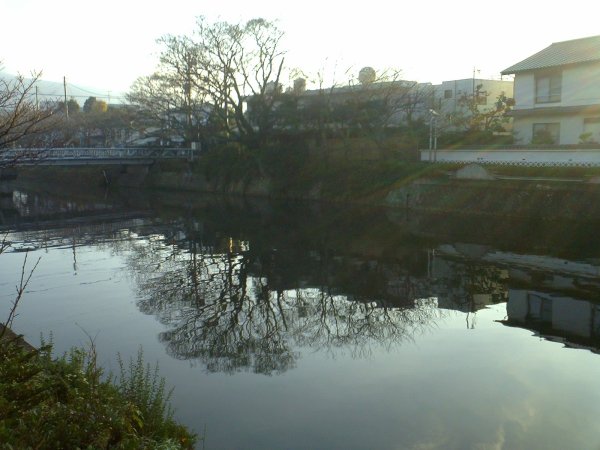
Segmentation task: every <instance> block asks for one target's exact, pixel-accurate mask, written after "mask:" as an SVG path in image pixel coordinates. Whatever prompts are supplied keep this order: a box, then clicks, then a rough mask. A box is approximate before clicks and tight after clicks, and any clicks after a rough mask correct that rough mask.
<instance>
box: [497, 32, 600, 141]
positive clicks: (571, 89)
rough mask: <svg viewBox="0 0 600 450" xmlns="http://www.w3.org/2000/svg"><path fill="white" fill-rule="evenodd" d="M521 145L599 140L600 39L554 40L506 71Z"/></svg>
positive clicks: (517, 139)
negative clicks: (510, 81)
mask: <svg viewBox="0 0 600 450" xmlns="http://www.w3.org/2000/svg"><path fill="white" fill-rule="evenodd" d="M502 74H503V75H508V74H514V75H515V79H514V83H515V84H514V98H515V106H514V109H513V111H512V116H513V120H514V122H513V130H514V134H515V140H516V141H517V142H518V143H520V144H578V143H593V142H596V143H598V142H600V36H592V37H587V38H582V39H575V40H570V41H564V42H556V43H554V44H552V45H550V46H549V47H547V48H545V49H543V50H541V51H540V52H538V53H536V54H534V55H532V56H530V57H529V58H526V59H524V60H523V61H521V62H519V63H517V64H515V65H513V66H511V67H508V68H507V69H505V70H503V71H502Z"/></svg>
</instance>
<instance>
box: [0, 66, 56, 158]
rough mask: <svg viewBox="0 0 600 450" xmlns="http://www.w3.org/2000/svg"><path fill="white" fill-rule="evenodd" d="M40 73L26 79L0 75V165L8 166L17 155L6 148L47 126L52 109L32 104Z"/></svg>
mask: <svg viewBox="0 0 600 450" xmlns="http://www.w3.org/2000/svg"><path fill="white" fill-rule="evenodd" d="M40 75H41V74H40V73H35V74H33V76H32V77H31V78H28V79H26V78H24V77H23V76H21V75H18V76H16V77H10V78H9V77H1V76H0V167H2V166H7V165H12V164H14V163H15V159H16V158H18V156H17V155H11V154H9V153H8V152H7V149H10V148H11V147H14V146H16V145H18V144H19V143H20V142H22V141H23V140H24V139H25V138H31V137H33V136H35V135H39V134H41V133H42V132H45V131H47V129H48V127H47V125H49V123H50V121H49V120H48V119H49V118H50V117H51V116H52V114H53V111H52V109H51V108H49V107H47V105H44V107H40V106H39V105H38V104H36V101H35V95H34V89H35V83H36V81H37V80H38V79H39V77H40Z"/></svg>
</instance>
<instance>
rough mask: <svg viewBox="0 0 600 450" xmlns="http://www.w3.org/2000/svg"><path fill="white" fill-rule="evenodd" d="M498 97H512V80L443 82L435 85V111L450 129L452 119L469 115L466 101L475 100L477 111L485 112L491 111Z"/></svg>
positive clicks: (469, 79) (473, 79)
mask: <svg viewBox="0 0 600 450" xmlns="http://www.w3.org/2000/svg"><path fill="white" fill-rule="evenodd" d="M500 96H506V97H507V98H512V97H513V82H512V80H489V79H482V78H475V77H473V78H465V79H462V80H450V81H443V82H442V84H438V85H435V109H436V110H437V112H438V113H439V114H440V116H441V117H442V120H444V121H445V122H447V123H448V126H447V128H452V126H451V124H452V122H453V118H455V117H457V116H461V115H462V116H464V115H468V114H471V112H470V111H469V109H468V108H467V106H466V105H465V100H466V99H473V98H475V97H476V98H477V109H478V110H479V111H480V112H485V111H488V110H490V109H493V108H494V107H495V106H494V104H495V102H496V101H497V100H498V98H499V97H500Z"/></svg>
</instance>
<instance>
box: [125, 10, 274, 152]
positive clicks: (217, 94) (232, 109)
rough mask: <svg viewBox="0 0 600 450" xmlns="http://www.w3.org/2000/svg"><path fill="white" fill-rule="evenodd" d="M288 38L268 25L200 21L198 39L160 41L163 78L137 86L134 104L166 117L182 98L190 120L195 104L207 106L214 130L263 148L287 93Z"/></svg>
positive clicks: (262, 22) (157, 76) (261, 22)
mask: <svg viewBox="0 0 600 450" xmlns="http://www.w3.org/2000/svg"><path fill="white" fill-rule="evenodd" d="M282 37H283V32H281V31H280V30H279V29H277V27H276V26H275V25H274V24H273V23H271V22H268V21H266V20H264V19H253V20H250V21H249V22H247V23H245V24H231V23H228V22H216V23H210V22H208V21H207V20H206V19H205V18H203V17H199V18H198V19H197V27H196V31H195V33H194V35H193V36H171V35H167V36H164V37H162V38H160V39H159V40H158V42H159V44H161V46H162V52H161V57H160V65H159V67H158V69H157V72H156V74H155V75H153V76H152V77H151V78H146V79H142V80H140V81H139V82H138V83H136V84H135V85H134V87H133V89H132V93H131V94H130V100H132V101H134V102H135V103H137V104H140V105H141V106H160V108H161V109H162V110H163V111H164V109H165V107H168V106H170V105H165V103H166V102H168V100H169V99H173V98H178V99H179V100H178V102H179V104H180V105H181V107H182V109H183V110H184V111H187V113H188V115H187V116H188V117H189V112H190V111H191V110H192V109H193V104H194V102H195V101H196V102H198V101H201V102H202V103H204V104H209V105H210V117H211V120H212V121H213V124H212V125H213V128H216V129H217V130H220V131H221V132H222V134H223V135H225V137H228V138H236V139H239V140H240V141H242V142H243V143H244V144H246V145H248V146H249V147H256V146H259V145H261V144H263V143H264V142H266V140H267V137H268V134H269V132H270V131H271V130H272V129H273V127H274V123H275V115H274V114H273V111H274V109H275V104H276V102H277V99H278V96H279V94H280V93H281V92H282V89H281V81H280V80H281V76H282V71H283V67H284V53H283V51H282V50H281V49H280V47H281V38H282ZM149 82H151V83H149ZM158 88H160V89H158ZM151 89H152V90H151ZM165 94H167V95H165ZM173 94H176V95H175V97H173Z"/></svg>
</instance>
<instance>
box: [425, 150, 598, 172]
mask: <svg viewBox="0 0 600 450" xmlns="http://www.w3.org/2000/svg"><path fill="white" fill-rule="evenodd" d="M434 158H435V160H436V161H437V162H448V163H455V162H457V163H478V164H506V165H521V166H578V167H589V166H600V145H599V146H598V148H597V149H568V150H535V149H505V150H503V149H497V150H496V149H494V150H490V149H485V148H481V149H470V150H437V151H436V152H430V151H429V150H421V161H432V160H433V159H434Z"/></svg>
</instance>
